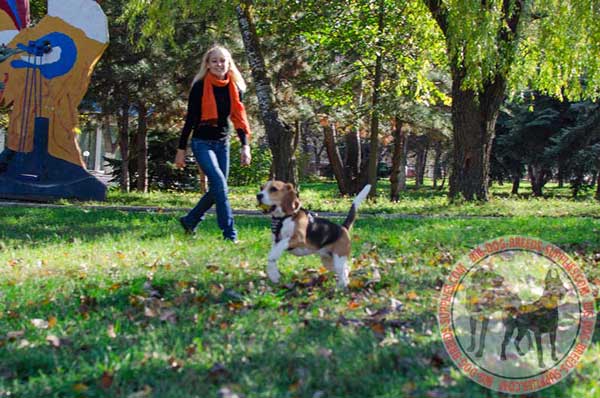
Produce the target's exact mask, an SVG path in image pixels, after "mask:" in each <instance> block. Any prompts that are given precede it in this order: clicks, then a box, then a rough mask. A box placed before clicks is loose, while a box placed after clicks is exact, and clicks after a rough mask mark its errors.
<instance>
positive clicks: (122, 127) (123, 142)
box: [118, 102, 129, 192]
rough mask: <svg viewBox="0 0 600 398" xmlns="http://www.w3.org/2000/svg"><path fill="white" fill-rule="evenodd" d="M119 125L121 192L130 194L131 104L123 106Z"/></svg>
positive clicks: (127, 103)
mask: <svg viewBox="0 0 600 398" xmlns="http://www.w3.org/2000/svg"><path fill="white" fill-rule="evenodd" d="M118 125H119V147H120V152H121V179H120V181H119V186H120V188H121V192H129V102H126V103H124V104H123V105H122V106H121V114H120V115H119V120H118Z"/></svg>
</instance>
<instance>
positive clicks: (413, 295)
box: [406, 290, 419, 300]
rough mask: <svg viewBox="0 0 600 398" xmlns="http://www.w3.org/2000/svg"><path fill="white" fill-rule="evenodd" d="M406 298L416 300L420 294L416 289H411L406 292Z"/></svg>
mask: <svg viewBox="0 0 600 398" xmlns="http://www.w3.org/2000/svg"><path fill="white" fill-rule="evenodd" d="M406 298H407V299H409V300H416V299H417V298H419V295H418V294H417V293H416V292H415V291H414V290H411V291H410V292H408V293H407V294H406Z"/></svg>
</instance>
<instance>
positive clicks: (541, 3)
mask: <svg viewBox="0 0 600 398" xmlns="http://www.w3.org/2000/svg"><path fill="white" fill-rule="evenodd" d="M424 2H425V4H426V5H427V6H428V8H429V11H430V13H431V15H432V17H433V18H434V19H435V21H436V22H437V24H438V26H439V28H440V30H441V31H442V33H443V35H444V37H445V41H446V47H447V53H448V58H449V62H450V70H451V74H452V79H453V83H452V123H453V128H454V135H453V148H454V149H453V156H452V158H453V160H452V172H451V176H450V192H449V195H450V197H452V198H454V197H457V196H459V195H462V196H463V197H464V198H465V199H467V200H473V199H475V198H477V199H479V200H487V199H488V176H489V164H490V154H491V145H492V140H493V138H494V127H495V122H496V119H497V116H498V112H499V109H500V105H501V104H502V102H503V100H504V98H505V95H506V92H507V89H509V88H515V87H518V86H524V85H531V86H532V87H535V88H538V89H539V90H540V91H542V92H544V93H549V94H552V95H556V96H559V97H562V96H568V97H571V98H576V97H578V96H582V95H585V96H589V97H596V96H597V95H598V91H599V88H600V83H599V82H600V80H599V79H598V76H600V62H599V61H598V57H597V54H598V49H599V46H600V44H599V40H598V39H599V38H600V28H599V27H598V23H597V20H598V17H599V16H600V15H599V13H600V10H599V8H598V7H597V4H596V2H595V1H594V0H582V1H580V0H566V1H561V2H554V1H550V0H537V1H533V0H531V1H523V0H489V1H481V2H478V1H476V2H467V1H461V0H450V1H443V0H424ZM584 74H585V75H586V76H587V77H588V78H589V80H588V82H589V83H588V84H587V85H586V86H583V85H582V84H581V77H582V76H583V75H584ZM592 76H593V77H594V79H595V80H593V82H592V81H591V78H592Z"/></svg>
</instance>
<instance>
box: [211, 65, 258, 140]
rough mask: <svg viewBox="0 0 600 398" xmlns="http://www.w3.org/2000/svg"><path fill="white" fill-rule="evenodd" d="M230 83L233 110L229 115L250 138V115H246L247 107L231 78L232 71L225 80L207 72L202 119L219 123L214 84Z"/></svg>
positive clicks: (236, 125)
mask: <svg viewBox="0 0 600 398" xmlns="http://www.w3.org/2000/svg"><path fill="white" fill-rule="evenodd" d="M230 82H231V84H229V83H230ZM228 84H229V99H230V101H231V111H230V114H229V117H230V118H231V121H232V122H233V126H234V127H235V129H236V130H237V129H242V130H244V133H245V134H246V136H248V138H250V125H249V124H248V117H247V116H246V108H244V104H242V101H240V95H239V93H238V89H237V86H236V85H235V83H234V82H233V79H232V78H231V71H230V72H228V73H227V77H226V79H225V80H219V79H218V78H217V77H216V76H215V75H213V74H212V73H210V72H207V73H206V75H205V76H204V89H203V91H202V115H200V120H201V121H203V122H207V123H210V124H213V125H215V126H216V125H217V120H218V118H219V115H218V112H217V103H216V101H215V93H214V91H213V86H216V87H225V86H226V85H228Z"/></svg>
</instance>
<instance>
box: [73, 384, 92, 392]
mask: <svg viewBox="0 0 600 398" xmlns="http://www.w3.org/2000/svg"><path fill="white" fill-rule="evenodd" d="M88 388H89V387H88V386H86V385H85V384H83V383H77V384H74V385H73V391H75V392H77V393H82V392H86V391H87V390H88Z"/></svg>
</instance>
